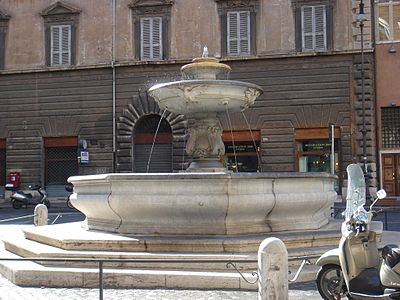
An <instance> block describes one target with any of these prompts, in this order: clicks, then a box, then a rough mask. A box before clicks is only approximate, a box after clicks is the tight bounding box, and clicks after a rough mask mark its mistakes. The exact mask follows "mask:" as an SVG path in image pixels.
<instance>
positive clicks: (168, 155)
mask: <svg viewBox="0 0 400 300" xmlns="http://www.w3.org/2000/svg"><path fill="white" fill-rule="evenodd" d="M151 147H152V145H151V144H135V172H137V173H146V172H147V164H148V161H149V156H150V153H151ZM169 172H172V144H154V148H153V152H152V154H151V158H150V165H149V173H169Z"/></svg>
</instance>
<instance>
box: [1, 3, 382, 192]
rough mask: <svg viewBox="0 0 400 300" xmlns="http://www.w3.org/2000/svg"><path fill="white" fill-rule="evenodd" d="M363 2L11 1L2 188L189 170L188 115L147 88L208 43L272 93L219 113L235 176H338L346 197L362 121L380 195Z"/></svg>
mask: <svg viewBox="0 0 400 300" xmlns="http://www.w3.org/2000/svg"><path fill="white" fill-rule="evenodd" d="M358 5H359V1H355V0H354V1H348V0H284V1H283V0H190V1H188V0H174V1H172V0H86V1H79V0H68V1H54V0H36V1H30V0H22V1H21V0H2V1H1V2H0V169H1V172H0V176H1V182H0V185H2V184H4V183H5V182H6V181H7V175H8V174H9V173H10V172H19V173H20V175H21V183H22V185H26V184H29V183H32V182H35V183H41V184H43V185H45V186H46V187H47V188H48V189H49V191H50V192H51V193H53V194H54V195H56V194H57V193H59V192H60V187H63V186H64V184H65V181H66V179H67V178H68V176H71V175H78V174H97V173H105V172H132V171H133V172H178V171H182V170H185V168H186V167H187V165H188V162H189V161H190V157H187V156H186V155H185V153H184V148H185V142H186V140H187V131H186V125H187V120H186V118H185V116H182V115H175V114H172V113H169V112H168V111H161V110H160V109H159V108H158V106H157V105H156V103H155V102H154V100H153V99H151V98H150V97H149V96H148V95H147V93H146V91H147V89H148V88H149V87H151V86H152V85H153V84H155V83H159V82H165V81H171V80H176V79H179V78H180V72H179V69H180V67H181V66H182V65H183V64H186V63H188V62H190V61H191V59H192V58H194V57H196V56H200V55H201V53H202V51H203V46H205V45H207V47H208V49H209V54H210V56H216V57H219V58H220V59H221V61H223V62H224V63H226V64H228V65H230V66H231V67H232V69H233V71H232V72H231V75H230V78H231V79H237V80H243V81H247V82H251V83H255V84H258V85H259V86H261V87H262V88H263V90H264V93H263V94H262V95H261V96H260V97H259V99H258V100H257V101H256V103H255V105H254V106H253V107H251V108H250V109H248V110H247V111H245V112H244V113H237V114H232V115H226V114H221V115H220V120H221V123H222V126H223V129H224V135H223V138H224V142H225V147H226V155H225V157H224V158H221V159H224V161H225V163H226V165H227V166H228V167H229V168H231V169H233V170H237V171H250V172H256V171H264V172H274V171H287V172H293V171H301V172H313V171H324V172H332V168H333V169H334V171H335V173H336V174H337V175H338V178H339V180H338V185H337V189H338V191H339V192H341V189H342V186H343V185H344V180H345V176H346V174H345V173H346V172H345V170H346V166H347V165H348V164H349V163H351V162H358V161H362V156H363V151H362V149H363V147H364V145H363V134H362V132H361V130H362V123H363V122H362V120H363V118H364V121H365V124H366V131H367V133H366V137H367V139H366V141H365V142H366V143H365V147H366V151H367V156H368V166H369V171H370V174H371V178H370V180H369V185H370V186H371V187H375V186H376V185H377V181H376V179H377V173H376V170H377V168H376V162H377V158H376V153H377V148H376V145H377V143H376V140H375V127H376V121H375V120H376V116H375V104H374V103H375V101H374V98H375V93H374V80H375V79H374V74H375V69H374V63H373V62H374V56H373V47H372V46H373V44H372V39H373V30H372V27H371V24H372V23H371V13H370V12H371V9H370V8H371V6H370V5H369V4H368V3H366V4H365V9H366V16H367V21H366V22H365V27H364V35H363V38H364V52H365V53H364V54H365V55H364V60H363V61H364V64H363V65H364V69H365V76H364V79H365V80H364V89H363V90H364V93H363V94H364V104H365V106H364V110H363V109H362V99H361V98H362V93H361V85H362V81H361V71H360V70H361V56H360V48H361V47H360V46H361V39H360V38H361V37H360V28H359V25H358V23H357V14H358ZM157 129H158V134H157V135H156V137H155V135H154V133H155V131H156V130H157ZM332 141H333V147H332ZM153 142H154V146H153ZM150 153H151V158H150V159H149V156H150V155H149V154H150ZM332 153H333V155H332ZM332 162H333V166H332Z"/></svg>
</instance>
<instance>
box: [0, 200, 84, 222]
mask: <svg viewBox="0 0 400 300" xmlns="http://www.w3.org/2000/svg"><path fill="white" fill-rule="evenodd" d="M34 209H35V206H33V205H31V206H28V207H27V208H24V207H23V208H21V209H14V208H12V206H11V203H10V202H6V203H2V204H0V225H9V224H19V225H31V224H33V212H34ZM84 219H85V216H84V215H83V214H82V213H81V212H79V211H77V210H76V209H71V208H68V207H67V203H66V201H62V200H56V201H53V202H51V206H50V209H49V224H59V223H67V222H77V221H82V220H84Z"/></svg>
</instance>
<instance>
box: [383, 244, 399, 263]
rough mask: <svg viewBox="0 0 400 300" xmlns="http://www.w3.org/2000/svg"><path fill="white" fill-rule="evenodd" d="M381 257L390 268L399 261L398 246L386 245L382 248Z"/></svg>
mask: <svg viewBox="0 0 400 300" xmlns="http://www.w3.org/2000/svg"><path fill="white" fill-rule="evenodd" d="M382 258H383V259H384V261H385V263H386V264H387V265H388V266H389V267H390V268H393V267H394V266H395V265H397V264H398V263H399V262H400V248H399V247H398V246H397V245H386V246H385V247H383V249H382Z"/></svg>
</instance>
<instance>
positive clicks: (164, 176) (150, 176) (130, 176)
mask: <svg viewBox="0 0 400 300" xmlns="http://www.w3.org/2000/svg"><path fill="white" fill-rule="evenodd" d="M243 178H246V179H249V180H251V179H289V178H310V179H311V178H335V179H336V178H337V176H336V175H332V174H329V173H324V172H261V173H250V172H241V173H233V172H229V171H228V172H193V173H192V172H187V173H105V174H97V175H80V176H71V177H70V178H68V182H70V183H74V184H75V183H78V182H85V181H88V182H91V183H93V182H94V181H104V182H111V181H116V180H134V179H137V180H154V179H161V180H171V181H173V180H180V179H228V180H234V179H243Z"/></svg>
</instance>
